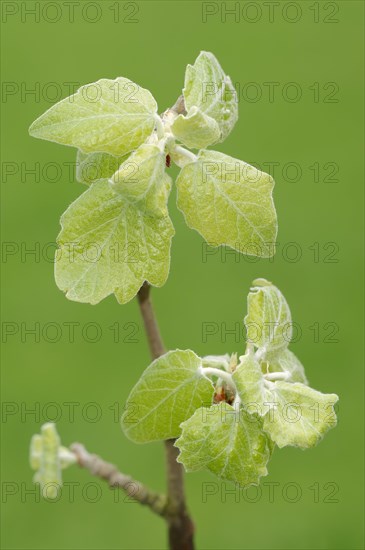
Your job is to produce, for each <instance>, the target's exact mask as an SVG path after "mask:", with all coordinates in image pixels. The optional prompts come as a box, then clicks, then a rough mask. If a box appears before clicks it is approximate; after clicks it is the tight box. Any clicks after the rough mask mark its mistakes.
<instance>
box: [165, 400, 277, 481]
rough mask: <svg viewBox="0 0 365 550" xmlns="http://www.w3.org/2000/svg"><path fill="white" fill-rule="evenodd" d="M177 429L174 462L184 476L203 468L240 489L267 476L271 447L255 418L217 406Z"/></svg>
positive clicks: (198, 413) (196, 413)
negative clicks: (178, 464) (178, 465)
mask: <svg viewBox="0 0 365 550" xmlns="http://www.w3.org/2000/svg"><path fill="white" fill-rule="evenodd" d="M181 427H182V434H181V436H180V438H179V439H178V440H177V441H176V443H175V445H176V447H178V448H179V450H180V454H179V456H178V459H177V460H178V462H181V463H182V464H183V465H184V467H185V469H186V470H187V471H188V472H191V471H195V470H201V469H204V468H207V469H208V470H210V471H211V472H213V473H214V474H216V475H217V476H218V477H220V478H222V479H228V480H230V481H233V482H235V483H238V484H239V485H241V486H246V485H250V484H257V483H259V479H260V477H261V476H265V475H267V469H266V465H267V462H268V461H269V459H270V455H271V452H272V443H271V442H270V441H269V438H268V437H267V436H266V435H265V433H264V432H263V431H262V422H261V420H260V419H259V418H258V417H255V416H251V415H247V414H245V413H244V411H243V410H242V409H240V410H239V411H238V410H235V409H234V408H233V407H232V406H231V405H228V404H227V403H220V404H219V405H213V406H212V407H210V408H209V409H208V408H204V407H203V408H201V409H198V410H197V411H195V413H194V414H193V416H192V417H191V418H189V420H187V421H186V422H184V423H183V424H182V426H181Z"/></svg>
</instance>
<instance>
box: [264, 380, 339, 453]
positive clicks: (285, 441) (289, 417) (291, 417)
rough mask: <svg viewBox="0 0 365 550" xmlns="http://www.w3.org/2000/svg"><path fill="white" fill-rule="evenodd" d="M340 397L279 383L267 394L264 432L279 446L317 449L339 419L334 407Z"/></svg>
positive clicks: (303, 386)
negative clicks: (318, 444) (316, 446)
mask: <svg viewBox="0 0 365 550" xmlns="http://www.w3.org/2000/svg"><path fill="white" fill-rule="evenodd" d="M337 401H338V396H337V395H335V394H333V393H331V394H323V393H321V392H319V391H316V390H313V389H312V388H309V387H308V386H305V385H304V384H299V383H295V384H291V383H289V382H275V383H271V384H270V389H269V390H268V391H267V403H266V406H267V407H268V412H267V414H266V415H265V417H264V430H265V431H266V432H267V433H268V434H269V435H270V437H271V439H272V440H273V441H274V442H275V443H276V444H277V445H278V447H280V448H281V447H285V446H286V445H293V446H295V447H301V448H302V449H307V448H310V447H314V446H315V445H317V443H319V441H320V440H321V439H322V438H323V437H324V435H325V434H326V433H327V432H328V430H330V429H331V428H333V427H335V426H336V423H337V419H336V413H335V411H334V408H333V406H334V405H335V403H337Z"/></svg>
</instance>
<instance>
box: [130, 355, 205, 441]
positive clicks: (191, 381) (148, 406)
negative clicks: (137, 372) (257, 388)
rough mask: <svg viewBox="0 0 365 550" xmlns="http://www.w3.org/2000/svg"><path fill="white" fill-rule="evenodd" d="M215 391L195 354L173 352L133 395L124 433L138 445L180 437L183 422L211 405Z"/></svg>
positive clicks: (154, 367) (152, 369)
mask: <svg viewBox="0 0 365 550" xmlns="http://www.w3.org/2000/svg"><path fill="white" fill-rule="evenodd" d="M213 391H214V390H213V384H212V383H211V382H210V380H207V378H205V377H204V376H203V375H202V374H201V359H200V358H199V357H198V356H197V355H195V353H194V352H193V351H190V350H185V351H182V350H176V351H170V352H168V353H166V354H165V355H163V356H162V357H160V358H159V359H156V360H155V361H154V362H153V363H152V364H151V365H150V366H149V367H148V368H147V369H146V370H145V371H144V373H143V374H142V376H141V378H140V379H139V380H138V382H137V384H136V385H135V386H134V388H133V389H132V391H131V393H130V394H129V397H128V401H127V404H126V407H125V413H124V414H123V417H122V428H123V431H124V433H125V434H126V436H127V437H129V439H131V440H132V441H135V442H136V443H147V442H149V441H156V440H163V439H170V438H175V437H178V436H179V435H180V433H181V428H180V424H181V422H183V421H184V420H186V419H187V418H189V417H190V416H191V415H192V414H193V412H194V411H195V410H196V409H197V408H198V407H201V406H202V405H203V404H205V405H210V404H211V403H212V399H213Z"/></svg>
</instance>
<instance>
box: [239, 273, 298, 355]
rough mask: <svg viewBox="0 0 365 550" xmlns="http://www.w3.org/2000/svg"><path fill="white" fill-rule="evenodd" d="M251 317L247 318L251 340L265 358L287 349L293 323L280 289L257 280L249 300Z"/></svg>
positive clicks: (248, 315)
mask: <svg viewBox="0 0 365 550" xmlns="http://www.w3.org/2000/svg"><path fill="white" fill-rule="evenodd" d="M247 310H248V313H247V315H246V317H245V320H244V322H245V325H246V329H247V340H248V341H249V342H251V343H252V344H253V345H254V346H255V347H256V348H259V349H260V351H261V352H262V355H264V354H266V353H269V354H276V353H278V352H281V351H282V350H284V349H285V348H287V346H288V344H289V342H290V340H291V337H292V320H291V314H290V309H289V306H288V304H287V302H286V300H285V298H284V296H283V295H282V293H281V292H280V290H279V289H278V288H276V287H275V286H274V285H272V284H271V283H269V282H268V281H266V280H265V279H257V280H255V281H254V282H253V287H252V288H251V291H250V293H249V295H248V297H247Z"/></svg>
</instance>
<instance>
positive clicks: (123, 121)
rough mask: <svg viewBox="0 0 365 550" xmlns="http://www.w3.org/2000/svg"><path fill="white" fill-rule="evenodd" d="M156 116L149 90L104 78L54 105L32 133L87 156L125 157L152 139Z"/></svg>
mask: <svg viewBox="0 0 365 550" xmlns="http://www.w3.org/2000/svg"><path fill="white" fill-rule="evenodd" d="M156 113H157V104H156V101H155V100H154V98H153V96H152V94H151V93H150V92H149V91H148V90H145V89H144V88H141V87H140V86H138V84H135V83H134V82H132V81H131V80H128V79H127V78H122V77H120V78H116V79H115V80H109V79H107V78H103V79H101V80H98V81H97V82H94V83H92V84H86V85H85V86H82V87H81V88H79V90H78V91H77V92H76V93H75V94H73V95H71V96H69V97H67V98H66V99H63V100H62V101H60V102H59V103H56V105H53V106H52V107H51V108H50V109H48V111H46V112H45V113H44V114H43V115H41V116H40V117H39V118H38V119H37V120H36V121H35V122H33V124H32V125H31V127H30V128H29V133H30V135H32V136H34V137H37V138H40V139H47V140H49V141H55V142H56V143H61V144H63V145H71V146H73V147H77V148H78V149H81V150H82V151H84V152H85V153H91V152H104V153H110V154H111V155H116V156H122V155H125V154H126V153H129V152H130V151H133V150H134V149H136V148H137V147H138V146H139V145H141V144H142V143H143V142H144V141H145V140H146V139H147V138H148V136H150V134H151V133H152V131H153V129H154V126H155V119H156Z"/></svg>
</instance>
